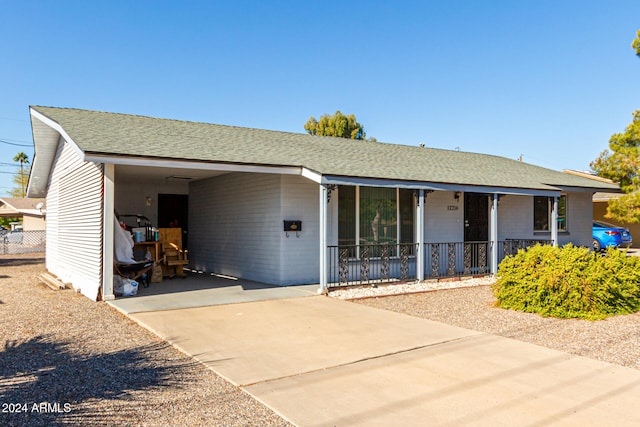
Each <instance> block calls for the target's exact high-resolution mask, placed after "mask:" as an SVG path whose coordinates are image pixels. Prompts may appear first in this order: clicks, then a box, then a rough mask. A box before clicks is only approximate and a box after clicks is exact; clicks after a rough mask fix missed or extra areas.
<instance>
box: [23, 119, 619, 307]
mask: <svg viewBox="0 0 640 427" xmlns="http://www.w3.org/2000/svg"><path fill="white" fill-rule="evenodd" d="M30 112H31V123H32V128H33V136H34V143H35V156H34V159H33V163H32V168H31V175H30V180H29V188H28V195H29V197H46V198H47V254H46V266H47V269H48V270H49V271H50V272H52V273H54V274H56V275H57V276H59V277H60V278H61V279H62V280H63V281H65V282H71V283H72V284H73V285H74V286H76V287H77V288H80V290H81V292H82V293H83V294H85V295H86V296H88V297H90V298H92V299H97V298H99V297H100V295H101V296H102V298H103V299H111V298H114V295H113V286H112V284H113V269H112V264H113V227H114V215H115V214H114V212H115V211H116V210H117V211H118V212H119V213H136V214H142V215H144V216H146V217H148V218H149V219H150V220H151V222H152V224H153V225H157V226H161V227H162V226H167V225H165V224H167V223H168V222H169V221H171V222H172V223H175V220H177V219H180V222H181V226H182V227H183V228H185V229H187V230H188V234H185V237H188V249H189V260H190V261H191V264H190V266H191V267H192V268H194V269H196V270H200V271H206V272H214V273H220V274H225V275H232V276H236V277H241V278H245V279H252V280H257V281H262V282H265V283H270V284H276V285H289V284H301V283H319V284H320V287H321V289H322V290H324V289H326V288H327V287H328V286H334V285H339V284H347V283H354V282H355V283H361V282H363V283H366V282H369V281H372V280H393V279H399V280H403V279H407V278H416V279H418V280H420V279H425V278H436V277H445V276H455V275H469V274H482V273H486V272H495V271H496V269H497V265H498V261H499V260H500V259H501V258H502V257H503V256H504V255H505V254H506V253H510V252H512V251H513V250H515V249H516V248H517V247H520V246H525V245H529V244H533V243H535V242H536V241H544V242H550V243H553V244H560V245H562V244H566V243H568V242H573V243H574V244H577V245H583V246H591V221H592V203H591V197H592V195H593V193H594V192H596V191H616V190H617V186H616V185H613V184H609V183H603V182H598V181H593V180H589V179H586V178H583V177H578V176H572V175H568V174H563V173H561V172H557V171H552V170H549V169H545V168H541V167H537V166H533V165H529V164H525V163H521V162H518V161H515V160H510V159H506V158H502V157H497V156H490V155H484V154H474V153H466V152H458V151H448V150H437V149H429V148H421V147H410V146H404V145H395V144H384V143H378V142H367V141H359V140H347V139H342V138H331V137H319V136H310V135H306V134H296V133H285V132H275V131H268V130H258V129H246V128H240V127H232V126H221V125H213V124H206V123H194V122H185V121H176V120H167V119H157V118H151V117H142V116H134V115H125V114H114V113H103V112H96V111H85V110H76V109H61V108H51V107H31V109H30ZM174 217H175V218H174Z"/></svg>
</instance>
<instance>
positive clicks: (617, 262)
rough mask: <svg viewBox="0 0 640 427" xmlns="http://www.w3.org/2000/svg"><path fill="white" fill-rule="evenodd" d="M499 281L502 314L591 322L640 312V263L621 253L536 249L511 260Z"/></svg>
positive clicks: (502, 265)
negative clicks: (505, 310)
mask: <svg viewBox="0 0 640 427" xmlns="http://www.w3.org/2000/svg"><path fill="white" fill-rule="evenodd" d="M497 276H498V277H497V280H496V282H495V284H494V285H493V286H492V291H493V294H494V295H495V297H496V298H497V300H498V301H497V305H498V306H499V307H502V308H508V309H513V310H520V311H524V312H528V313H538V314H540V315H542V316H553V317H561V318H576V317H577V318H582V319H590V320H596V319H603V318H605V317H608V316H613V315H616V314H629V313H634V312H636V311H638V310H640V285H639V284H640V259H639V258H637V257H628V256H627V255H626V254H625V253H624V252H621V251H619V250H616V249H611V248H610V249H608V250H607V251H606V252H605V254H604V255H600V254H597V253H594V252H592V251H590V250H589V249H588V248H581V247H576V246H573V245H567V246H564V247H563V248H558V247H553V246H548V245H545V246H541V245H536V246H534V247H531V248H529V249H527V250H520V251H518V253H517V254H515V255H512V256H508V257H506V258H505V259H504V260H503V261H502V262H501V263H500V266H499V268H498V275H497Z"/></svg>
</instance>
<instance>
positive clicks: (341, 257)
mask: <svg viewBox="0 0 640 427" xmlns="http://www.w3.org/2000/svg"><path fill="white" fill-rule="evenodd" d="M416 250H417V243H400V244H390V243H386V244H366V245H340V246H329V247H328V248H327V256H328V263H327V264H328V275H327V279H328V286H329V287H336V286H347V285H361V284H371V283H390V282H403V281H408V280H414V279H415V278H416V257H415V254H416Z"/></svg>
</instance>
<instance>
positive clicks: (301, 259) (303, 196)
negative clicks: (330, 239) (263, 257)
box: [278, 175, 320, 285]
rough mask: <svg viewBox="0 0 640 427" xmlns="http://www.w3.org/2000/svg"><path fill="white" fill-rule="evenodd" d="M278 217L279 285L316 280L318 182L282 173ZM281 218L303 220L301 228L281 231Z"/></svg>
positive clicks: (318, 215) (318, 260)
mask: <svg viewBox="0 0 640 427" xmlns="http://www.w3.org/2000/svg"><path fill="white" fill-rule="evenodd" d="M281 182H282V191H281V193H280V200H281V219H280V254H281V258H280V265H281V267H280V280H279V283H278V284H280V285H290V284H301V283H318V281H319V278H320V277H319V276H320V253H319V251H320V248H319V246H318V239H319V236H320V228H319V222H318V221H319V218H320V213H319V212H320V207H319V205H318V204H319V197H318V191H319V189H318V184H317V183H314V182H312V181H309V180H308V179H305V178H303V177H301V176H293V175H282V176H281ZM283 220H300V221H302V232H301V233H299V235H298V236H296V233H289V237H288V238H287V236H286V235H285V233H284V232H283V231H282V230H283V228H282V226H283V223H282V221H283Z"/></svg>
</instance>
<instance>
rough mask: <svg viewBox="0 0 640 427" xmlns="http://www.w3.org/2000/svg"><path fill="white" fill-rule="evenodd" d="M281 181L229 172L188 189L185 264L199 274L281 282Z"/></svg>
mask: <svg viewBox="0 0 640 427" xmlns="http://www.w3.org/2000/svg"><path fill="white" fill-rule="evenodd" d="M280 187H281V185H280V176H279V175H271V174H251V173H232V174H227V175H222V176H218V177H215V178H210V179H205V180H201V181H195V182H192V183H190V185H189V230H190V231H191V233H190V234H189V260H190V261H191V264H192V265H193V266H194V267H195V268H196V269H198V270H203V271H207V272H215V273H222V274H227V275H231V276H237V277H242V278H245V279H250V280H256V281H261V282H266V283H273V284H277V283H278V282H279V281H280V259H281V258H280V244H281V239H282V234H283V231H282V230H283V224H282V220H283V218H282V216H281V211H280V191H281V190H280Z"/></svg>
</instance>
